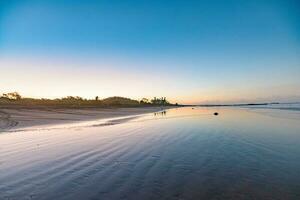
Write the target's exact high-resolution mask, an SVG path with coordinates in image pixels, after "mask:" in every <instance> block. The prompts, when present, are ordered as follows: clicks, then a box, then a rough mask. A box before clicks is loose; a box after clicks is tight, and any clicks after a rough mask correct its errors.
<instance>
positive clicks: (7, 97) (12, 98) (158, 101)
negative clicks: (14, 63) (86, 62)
mask: <svg viewBox="0 0 300 200" xmlns="http://www.w3.org/2000/svg"><path fill="white" fill-rule="evenodd" d="M171 105H178V104H171V103H169V102H168V101H167V100H166V98H165V97H162V98H156V97H154V98H153V99H151V100H148V99H146V98H142V100H140V101H137V100H133V99H129V98H124V97H109V98H105V99H99V97H98V96H96V97H95V98H94V99H84V98H82V97H78V96H68V97H64V98H59V99H34V98H23V97H22V96H21V95H20V94H19V93H17V92H12V93H7V94H3V95H2V96H0V106H1V107H25V108H34V107H58V108H88V107H145V106H171Z"/></svg>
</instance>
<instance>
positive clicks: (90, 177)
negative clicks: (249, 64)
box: [0, 107, 300, 200]
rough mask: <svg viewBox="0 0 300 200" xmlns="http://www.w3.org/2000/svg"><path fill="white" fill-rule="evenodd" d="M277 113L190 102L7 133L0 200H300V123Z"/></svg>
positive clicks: (1, 142)
mask: <svg viewBox="0 0 300 200" xmlns="http://www.w3.org/2000/svg"><path fill="white" fill-rule="evenodd" d="M279 111H280V113H278V112H276V113H274V110H270V111H269V112H270V113H271V114H270V113H265V112H264V113H263V114H262V113H259V112H257V111H255V112H253V111H251V110H248V109H239V108H232V109H231V108H226V109H223V108H208V109H207V108H194V109H192V108H188V107H185V108H177V109H169V110H167V111H166V112H164V111H162V112H157V113H155V114H153V113H148V114H145V115H140V116H138V117H133V116H127V117H123V118H122V119H114V120H109V121H108V122H107V124H108V125H102V123H100V125H97V124H99V123H98V121H95V122H94V123H92V122H89V123H88V124H89V126H88V125H87V124H86V122H83V123H84V126H80V125H79V124H82V123H81V122H80V123H76V124H78V126H76V127H74V126H73V125H72V126H69V127H68V126H64V127H62V128H59V129H33V130H29V131H28V130H27V131H19V132H16V133H15V132H3V133H1V134H0V199H1V200H2V199H4V200H5V199H17V200H18V199H37V200H52V199H57V200H73V199H87V200H106V199H109V200H119V199H129V200H131V199H143V200H144V199H145V200H152V199H170V200H181V199H187V200H194V199H195V200H198V199H208V200H210V199H212V200H217V199H243V200H250V199H272V200H273V199H278V200H281V199H285V200H294V199H299V198H300V191H299V188H300V174H299V169H300V134H299V133H300V124H299V120H298V119H294V118H290V117H288V118H286V117H275V116H277V115H280V116H287V115H289V114H293V115H294V112H293V113H290V111H285V110H279ZM214 112H218V113H219V115H218V116H215V115H214V114H213V113H214ZM283 113H284V115H283ZM104 121H105V120H104Z"/></svg>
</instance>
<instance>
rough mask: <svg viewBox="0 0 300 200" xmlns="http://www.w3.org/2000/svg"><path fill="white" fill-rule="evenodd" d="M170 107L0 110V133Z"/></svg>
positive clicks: (142, 112)
mask: <svg viewBox="0 0 300 200" xmlns="http://www.w3.org/2000/svg"><path fill="white" fill-rule="evenodd" d="M166 108H170V107H164V108H162V107H143V108H85V109H58V108H55V109H52V108H48V109H46V108H30V109H27V108H3V109H1V108H0V131H5V130H14V129H18V128H25V127H26V128H27V127H32V126H38V125H55V124H64V123H72V122H80V121H88V120H96V119H108V118H113V117H122V116H130V115H138V114H144V113H151V112H157V111H160V110H163V109H166Z"/></svg>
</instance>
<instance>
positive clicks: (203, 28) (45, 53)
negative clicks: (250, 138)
mask: <svg viewBox="0 0 300 200" xmlns="http://www.w3.org/2000/svg"><path fill="white" fill-rule="evenodd" d="M299 10H300V2H299V1H297V0H273V1H272V0H252V1H242V0H226V1H225V0H223V1H221V0H211V1H208V0H207V1H201V0H197V1H193V0H190V1H184V0H181V1H178V0H164V1H161V0H152V1H149V0H137V1H133V0H131V1H129V0H102V1H101V0H99V1H92V0H86V1H79V0H72V1H71V0H60V1H58V0H43V1H37V0H22V1H21V0H20V1H17V0H10V1H0V93H5V92H11V91H17V92H19V93H20V94H21V95H22V96H26V97H36V98H40V97H45V98H57V97H62V96H70V95H72V96H82V97H84V98H94V97H95V96H97V95H98V96H99V97H100V98H105V97H109V96H126V97H130V98H134V99H141V98H142V97H146V98H152V97H155V96H156V97H161V96H164V97H167V99H169V100H170V101H172V102H174V103H175V102H178V103H184V104H198V103H199V104H201V103H202V104H203V103H238V102H242V103H246V102H265V101H280V102H294V101H300V56H299V55H300V12H299Z"/></svg>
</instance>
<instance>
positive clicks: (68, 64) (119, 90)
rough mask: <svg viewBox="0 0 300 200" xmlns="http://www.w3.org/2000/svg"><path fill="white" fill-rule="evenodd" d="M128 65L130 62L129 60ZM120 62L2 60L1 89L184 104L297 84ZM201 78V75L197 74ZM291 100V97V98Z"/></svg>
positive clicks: (260, 96) (243, 97)
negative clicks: (236, 81) (236, 80)
mask: <svg viewBox="0 0 300 200" xmlns="http://www.w3.org/2000/svg"><path fill="white" fill-rule="evenodd" d="M130 64H132V63H130ZM121 65H125V64H124V63H109V62H99V61H98V62H90V63H89V62H76V61H75V60H73V61H70V60H68V61H66V60H63V59H45V58H44V59H28V58H26V59H25V58H23V59H13V58H9V57H6V58H5V57H2V58H1V59H0V66H1V79H0V86H1V87H0V93H5V92H11V91H17V92H19V93H20V94H21V95H23V96H26V97H34V98H60V97H64V96H81V97H84V98H94V97H95V96H99V97H100V98H106V97H110V96H124V97H129V98H133V99H141V98H143V97H146V98H153V97H155V96H156V97H161V96H165V97H167V99H169V100H170V101H171V102H173V103H175V102H178V103H182V104H198V103H226V102H228V103H230V102H257V101H276V100H277V99H278V100H283V101H285V100H290V99H289V98H287V99H284V98H282V97H285V96H287V97H291V96H293V95H294V94H295V92H299V88H298V87H296V86H295V85H292V84H291V85H282V86H278V87H275V86H269V85H267V84H265V85H263V86H261V87H260V86H259V85H254V84H252V85H253V86H251V84H246V83H244V84H243V85H236V86H235V87H232V85H231V84H233V83H227V85H226V84H222V83H221V84H220V83H214V82H208V81H207V79H203V81H201V80H199V81H198V80H196V81H191V80H189V79H188V77H185V75H184V74H183V75H180V74H172V75H171V74H170V73H168V72H157V71H151V70H148V71H147V70H138V69H137V70H127V68H126V67H124V68H123V69H122V68H120V67H119V66H121ZM200 78H201V77H200ZM292 100H293V99H292Z"/></svg>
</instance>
